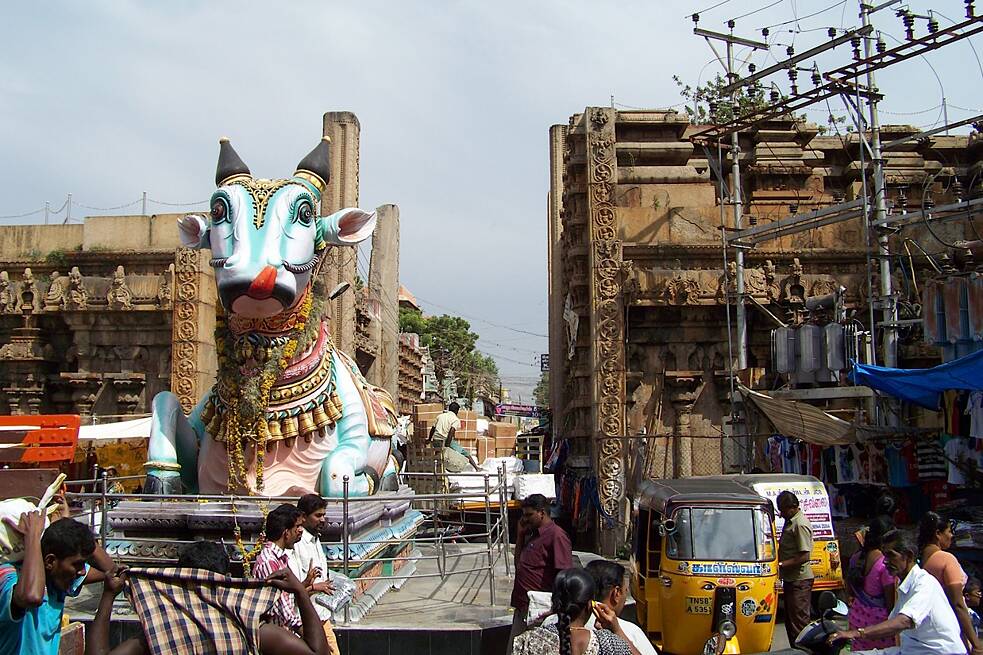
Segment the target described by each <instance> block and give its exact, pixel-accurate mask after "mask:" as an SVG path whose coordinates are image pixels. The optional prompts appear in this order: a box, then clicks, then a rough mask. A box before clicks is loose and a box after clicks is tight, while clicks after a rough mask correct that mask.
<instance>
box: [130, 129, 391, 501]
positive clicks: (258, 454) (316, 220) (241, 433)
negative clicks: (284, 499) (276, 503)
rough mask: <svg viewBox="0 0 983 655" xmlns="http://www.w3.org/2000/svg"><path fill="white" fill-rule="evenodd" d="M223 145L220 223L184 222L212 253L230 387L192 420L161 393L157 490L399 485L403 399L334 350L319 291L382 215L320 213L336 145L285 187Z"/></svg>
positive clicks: (216, 210)
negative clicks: (325, 270)
mask: <svg viewBox="0 0 983 655" xmlns="http://www.w3.org/2000/svg"><path fill="white" fill-rule="evenodd" d="M219 143H220V146H219V161H218V170H217V172H216V175H215V183H216V185H217V187H218V188H217V189H216V191H215V193H214V194H213V195H212V199H211V215H210V216H203V215H189V216H185V217H182V218H180V219H179V220H178V228H179V231H180V237H181V242H182V244H183V245H184V246H186V247H189V248H210V249H211V254H212V259H211V266H212V267H213V268H214V269H215V282H216V285H217V287H218V297H219V301H220V305H221V307H220V309H219V313H218V318H217V327H216V331H215V336H216V349H217V355H218V375H217V381H216V384H215V386H214V387H213V388H212V389H211V391H210V392H209V393H208V394H206V395H205V397H204V398H202V399H201V401H200V402H199V403H198V404H197V406H196V407H195V408H194V410H193V411H192V412H191V413H190V415H188V416H185V415H184V412H183V411H182V409H181V405H180V404H179V402H178V399H177V397H176V396H175V395H174V394H173V393H170V392H165V393H161V394H158V395H157V396H156V397H155V398H154V400H153V418H152V421H151V433H150V445H149V450H148V461H147V463H146V469H147V481H146V490H145V491H146V493H203V494H215V493H227V492H229V493H236V494H244V493H257V492H261V493H262V494H263V495H273V496H276V495H287V494H288V492H289V493H290V494H294V493H300V492H302V493H309V492H312V491H314V492H319V493H321V494H322V495H326V496H340V495H342V493H343V481H344V478H345V477H346V476H347V477H348V478H349V485H350V486H349V493H350V494H351V495H371V494H374V493H376V492H377V491H380V490H392V489H396V488H397V485H396V476H395V474H396V472H397V468H398V464H397V461H396V459H395V457H394V455H393V452H392V448H391V435H392V434H393V429H394V427H395V425H396V416H395V410H394V407H393V402H392V398H391V397H390V396H389V395H388V394H387V393H386V392H385V391H384V390H382V389H379V388H376V387H373V386H371V385H369V384H368V383H367V382H366V381H365V379H364V378H363V377H362V375H361V373H360V372H359V370H358V368H357V367H356V365H355V364H354V362H353V361H352V360H351V359H350V358H349V357H347V356H345V355H344V354H343V353H341V352H338V351H337V350H336V349H335V347H334V344H333V343H332V341H331V338H330V336H329V331H328V326H327V324H326V322H325V320H322V310H323V306H324V302H325V300H326V298H325V297H324V290H323V289H322V288H321V285H320V284H319V283H317V277H318V275H317V274H318V271H319V269H320V266H321V263H322V262H323V261H324V254H325V250H326V249H327V248H329V247H331V246H351V245H354V244H357V243H358V242H360V241H362V240H364V239H366V238H367V237H368V236H369V235H371V234H372V230H373V228H374V227H375V222H376V215H375V213H374V212H373V213H368V212H364V211H362V210H360V209H343V210H341V211H338V212H336V213H334V214H332V215H330V216H319V215H318V214H319V211H318V206H319V203H320V199H321V194H322V193H323V191H324V189H325V186H326V185H327V183H328V179H329V164H328V157H329V148H330V146H329V139H327V138H325V139H323V140H322V141H321V142H320V143H319V144H318V145H317V147H316V148H314V150H312V151H311V153H310V154H309V155H307V157H305V158H304V159H303V160H302V161H301V162H300V164H299V165H298V167H297V171H296V172H295V173H294V175H293V177H291V178H289V179H281V180H265V179H257V178H254V177H253V176H252V175H251V174H250V172H249V168H248V167H247V166H246V165H245V164H244V163H243V161H242V159H240V158H239V155H238V154H236V152H235V150H233V148H232V145H231V144H230V143H229V141H228V139H221V140H220V141H219ZM174 365H175V366H177V365H179V364H178V362H175V363H174Z"/></svg>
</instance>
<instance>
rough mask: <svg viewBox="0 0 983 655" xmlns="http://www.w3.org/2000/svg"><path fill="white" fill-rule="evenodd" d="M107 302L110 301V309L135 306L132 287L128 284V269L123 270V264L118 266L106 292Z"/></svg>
mask: <svg viewBox="0 0 983 655" xmlns="http://www.w3.org/2000/svg"><path fill="white" fill-rule="evenodd" d="M106 302H107V303H109V308H110V309H132V308H133V294H132V293H131V292H130V288H129V287H128V286H126V271H125V270H123V267H122V266H117V267H116V272H115V273H113V281H112V283H110V285H109V291H108V292H107V293H106Z"/></svg>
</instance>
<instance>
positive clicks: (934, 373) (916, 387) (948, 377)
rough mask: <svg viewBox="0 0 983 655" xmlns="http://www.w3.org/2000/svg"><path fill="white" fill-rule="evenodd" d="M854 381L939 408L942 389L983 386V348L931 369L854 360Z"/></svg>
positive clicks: (852, 374) (907, 399) (913, 401)
mask: <svg viewBox="0 0 983 655" xmlns="http://www.w3.org/2000/svg"><path fill="white" fill-rule="evenodd" d="M850 379H851V380H853V383H854V384H859V385H863V386H867V387H870V388H871V389H877V390H878V391H882V392H884V393H886V394H888V395H889V396H894V397H895V398H900V399H901V400H904V401H907V402H910V403H914V404H916V405H921V406H922V407H927V408H928V409H939V400H940V398H941V394H942V392H943V391H948V390H949V389H966V390H969V391H975V390H978V389H983V350H979V351H977V352H975V353H972V354H970V355H966V356H965V357H960V358H959V359H954V360H953V361H951V362H946V363H945V364H940V365H938V366H935V367H933V368H887V367H884V366H872V365H870V364H857V363H856V362H854V363H853V370H852V371H850Z"/></svg>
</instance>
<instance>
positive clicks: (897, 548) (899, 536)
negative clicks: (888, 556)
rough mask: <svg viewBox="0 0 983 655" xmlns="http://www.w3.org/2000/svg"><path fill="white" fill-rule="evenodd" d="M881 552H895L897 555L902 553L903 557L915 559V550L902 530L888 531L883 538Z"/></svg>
mask: <svg viewBox="0 0 983 655" xmlns="http://www.w3.org/2000/svg"><path fill="white" fill-rule="evenodd" d="M881 550H882V551H888V550H893V551H894V552H896V553H901V554H902V555H907V556H908V557H911V558H912V559H915V549H914V548H912V546H911V543H910V542H909V541H908V540H907V539H906V538H905V536H904V533H903V532H901V530H888V531H887V533H885V534H884V536H883V537H881Z"/></svg>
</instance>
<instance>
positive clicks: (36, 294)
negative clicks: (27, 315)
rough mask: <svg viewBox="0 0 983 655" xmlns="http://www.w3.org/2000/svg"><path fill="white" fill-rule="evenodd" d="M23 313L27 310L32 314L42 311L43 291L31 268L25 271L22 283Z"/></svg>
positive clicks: (21, 300) (20, 294)
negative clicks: (39, 287)
mask: <svg viewBox="0 0 983 655" xmlns="http://www.w3.org/2000/svg"><path fill="white" fill-rule="evenodd" d="M18 295H19V297H20V305H21V307H20V308H21V311H23V310H25V309H27V310H28V311H30V312H32V313H37V312H40V311H41V291H40V289H38V283H37V280H35V279H34V273H33V272H31V269H30V267H28V268H25V269H24V280H23V281H22V282H21V283H20V293H19V294H18Z"/></svg>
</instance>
